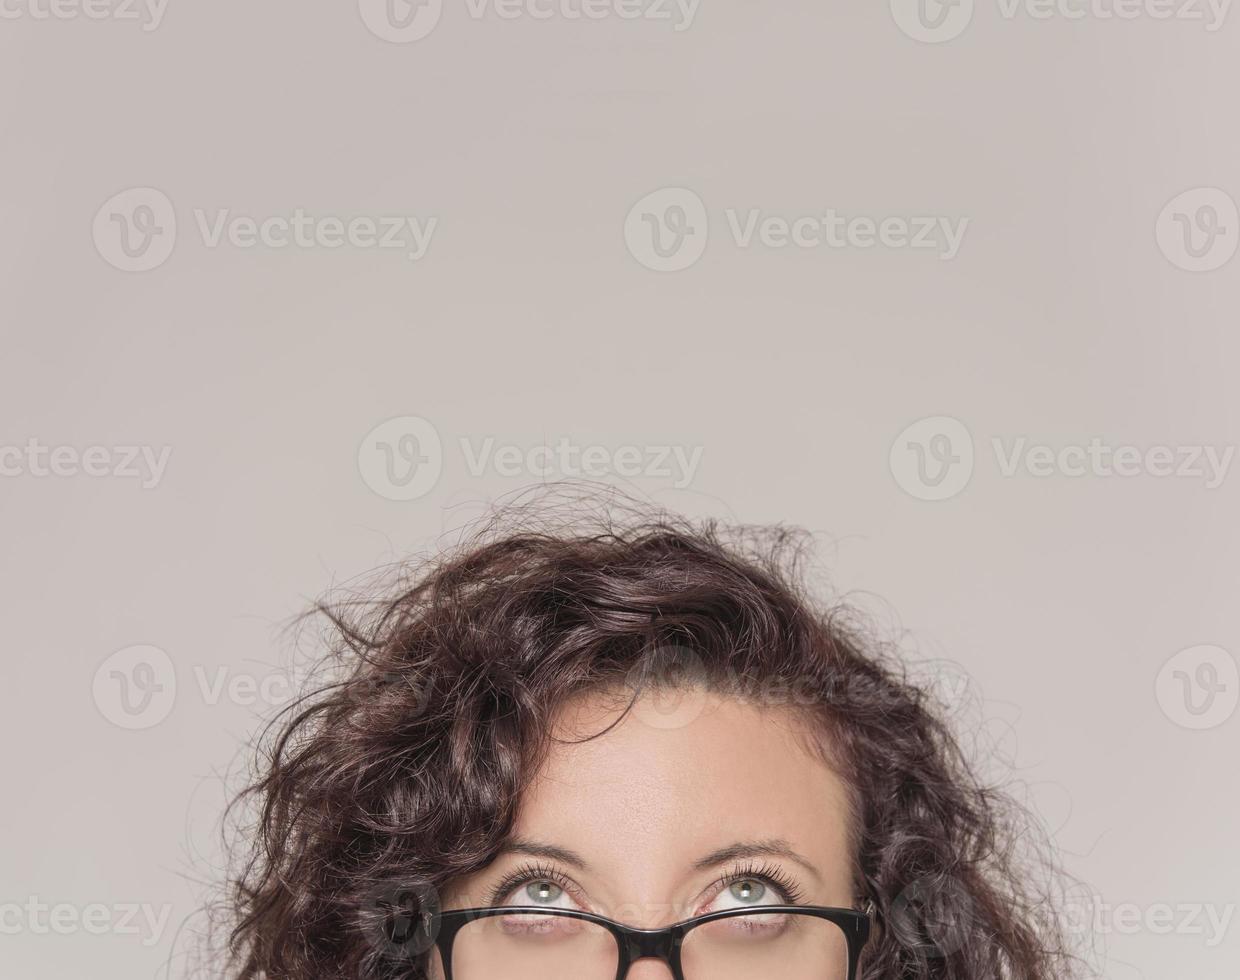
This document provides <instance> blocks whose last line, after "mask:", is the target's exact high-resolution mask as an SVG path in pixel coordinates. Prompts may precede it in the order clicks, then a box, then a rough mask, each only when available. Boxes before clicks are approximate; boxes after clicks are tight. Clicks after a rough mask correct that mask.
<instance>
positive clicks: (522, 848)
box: [499, 837, 589, 871]
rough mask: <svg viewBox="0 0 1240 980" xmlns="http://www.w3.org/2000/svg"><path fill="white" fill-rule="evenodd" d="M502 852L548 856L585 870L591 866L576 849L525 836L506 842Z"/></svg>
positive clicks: (501, 849) (549, 858) (550, 858)
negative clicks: (571, 849)
mask: <svg viewBox="0 0 1240 980" xmlns="http://www.w3.org/2000/svg"><path fill="white" fill-rule="evenodd" d="M499 853H500V854H528V855H529V856H530V857H540V858H547V859H548V860H551V861H561V862H563V863H564V864H568V865H572V866H573V867H574V868H577V869H578V870H581V871H585V870H587V869H588V868H589V865H588V864H587V863H586V859H585V858H583V857H582V856H581V855H580V854H578V853H577V852H576V851H570V850H569V849H568V848H566V847H557V846H556V845H555V844H545V843H543V842H542V841H536V840H528V839H527V838H524V837H514V838H513V839H512V840H510V841H508V842H507V843H506V844H504V846H503V847H501V848H500V849H499Z"/></svg>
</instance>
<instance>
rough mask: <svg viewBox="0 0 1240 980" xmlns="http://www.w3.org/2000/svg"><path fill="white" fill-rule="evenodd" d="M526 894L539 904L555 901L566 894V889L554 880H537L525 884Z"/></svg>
mask: <svg viewBox="0 0 1240 980" xmlns="http://www.w3.org/2000/svg"><path fill="white" fill-rule="evenodd" d="M525 894H526V895H528V896H529V897H530V900H531V901H533V902H537V903H539V904H544V903H546V902H554V901H556V900H558V899H559V897H560V896H561V895H563V894H564V889H563V888H561V887H560V886H559V885H557V884H556V883H555V882H553V881H535V882H531V883H530V884H528V885H526V886H525Z"/></svg>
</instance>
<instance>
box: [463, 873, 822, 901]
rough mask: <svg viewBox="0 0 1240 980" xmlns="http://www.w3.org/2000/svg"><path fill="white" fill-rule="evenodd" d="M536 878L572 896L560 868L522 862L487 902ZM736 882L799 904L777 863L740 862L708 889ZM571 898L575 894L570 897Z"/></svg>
mask: <svg viewBox="0 0 1240 980" xmlns="http://www.w3.org/2000/svg"><path fill="white" fill-rule="evenodd" d="M536 881H549V882H551V883H552V884H554V885H557V886H558V887H560V888H562V889H564V891H565V892H566V893H568V894H569V895H570V896H573V894H574V891H575V889H576V885H575V883H574V882H573V881H572V880H571V879H570V878H569V877H568V876H567V875H566V874H564V873H563V872H562V871H559V870H557V869H556V868H553V867H551V866H550V865H547V864H523V865H521V867H519V868H517V869H516V870H515V871H511V872H509V873H508V874H506V875H504V877H503V878H502V879H501V880H500V881H499V882H498V883H497V884H496V885H495V887H494V888H493V889H492V890H491V895H490V898H489V900H488V902H487V904H488V905H492V906H495V905H498V904H499V902H500V899H502V898H505V897H507V895H508V894H509V893H510V892H512V891H513V889H515V888H518V887H519V886H521V885H529V884H532V883H533V882H536ZM738 881H760V882H762V884H764V885H770V886H771V887H773V888H774V889H775V890H776V891H778V892H779V893H780V894H781V895H782V896H783V897H784V901H785V903H786V904H788V905H800V904H801V897H802V892H801V889H800V886H798V885H797V883H796V882H795V881H794V880H793V879H792V878H791V877H790V876H789V875H788V873H787V872H786V871H784V869H783V868H781V867H779V865H776V864H771V863H769V862H768V863H766V864H763V865H755V864H740V865H737V866H736V867H734V868H732V869H731V870H730V871H728V872H727V873H726V874H723V875H721V876H720V877H719V878H717V879H716V880H715V881H714V882H712V883H711V885H710V887H709V889H708V890H709V891H713V892H715V894H718V893H719V892H722V891H723V890H724V889H726V888H728V887H730V886H731V885H734V884H736V883H737V882H738ZM574 900H576V899H575V896H574Z"/></svg>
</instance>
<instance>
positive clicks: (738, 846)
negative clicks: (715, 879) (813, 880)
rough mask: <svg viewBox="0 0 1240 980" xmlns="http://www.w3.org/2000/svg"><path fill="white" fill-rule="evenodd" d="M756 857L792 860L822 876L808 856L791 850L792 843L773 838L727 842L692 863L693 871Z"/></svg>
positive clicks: (815, 874) (813, 873) (817, 875)
mask: <svg viewBox="0 0 1240 980" xmlns="http://www.w3.org/2000/svg"><path fill="white" fill-rule="evenodd" d="M756 857H781V858H787V859H788V860H789V861H794V862H796V863H797V864H799V865H800V866H801V867H802V868H804V869H805V870H806V871H808V872H809V873H810V874H812V875H814V876H815V877H819V878H820V877H822V876H821V874H820V873H819V871H818V869H817V868H816V867H814V865H813V864H812V863H810V861H809V859H808V858H805V857H803V856H802V855H800V854H798V853H797V852H796V851H795V850H793V848H792V845H791V844H789V843H788V842H787V841H786V840H780V839H779V838H773V839H771V840H759V841H738V842H737V843H735V844H729V845H728V846H727V847H721V848H719V850H717V851H712V852H711V853H710V854H707V855H706V856H705V857H704V858H702V859H701V860H700V861H698V862H697V863H695V864H694V865H693V868H694V870H695V871H705V870H706V869H707V868H713V867H715V866H716V865H720V864H727V863H728V862H730V861H743V860H745V859H746V858H756Z"/></svg>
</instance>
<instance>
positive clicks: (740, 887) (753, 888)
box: [728, 878, 766, 902]
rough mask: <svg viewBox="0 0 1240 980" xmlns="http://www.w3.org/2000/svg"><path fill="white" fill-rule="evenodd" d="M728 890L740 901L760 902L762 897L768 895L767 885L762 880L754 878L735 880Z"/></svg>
mask: <svg viewBox="0 0 1240 980" xmlns="http://www.w3.org/2000/svg"><path fill="white" fill-rule="evenodd" d="M728 890H729V891H731V893H732V897H733V898H735V899H736V900H737V901H738V902H760V901H762V897H763V896H764V895H766V885H764V884H762V882H760V881H755V880H754V879H753V878H746V879H744V880H743V881H734V882H733V883H732V886H731V888H729V889H728Z"/></svg>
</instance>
